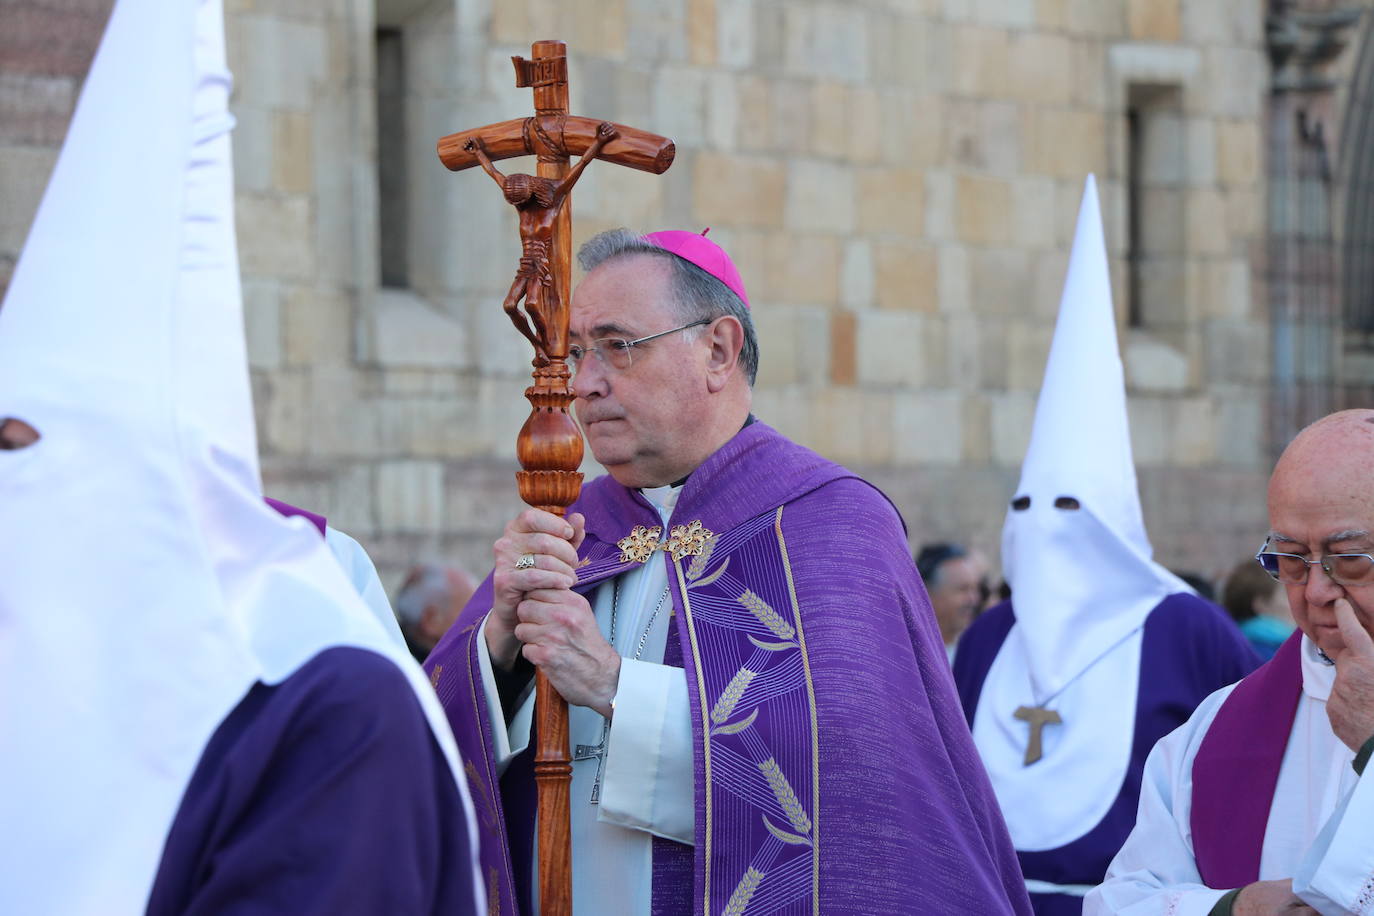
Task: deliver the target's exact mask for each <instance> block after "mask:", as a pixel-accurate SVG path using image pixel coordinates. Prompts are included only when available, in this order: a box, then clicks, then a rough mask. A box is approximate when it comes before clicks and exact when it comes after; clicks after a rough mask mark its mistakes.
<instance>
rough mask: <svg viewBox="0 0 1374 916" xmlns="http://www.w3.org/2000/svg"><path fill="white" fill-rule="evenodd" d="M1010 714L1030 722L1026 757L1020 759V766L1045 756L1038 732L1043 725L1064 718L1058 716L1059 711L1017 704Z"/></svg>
mask: <svg viewBox="0 0 1374 916" xmlns="http://www.w3.org/2000/svg"><path fill="white" fill-rule="evenodd" d="M1011 715H1012V718H1015V719H1020V720H1021V721H1022V722H1029V723H1030V743H1028V744H1027V745H1026V758H1025V759H1024V760H1022V761H1021V765H1022V766H1030V765H1031V764H1032V763H1035V761H1037V760H1039V759H1040V758H1041V757H1043V756H1045V752H1044V749H1043V747H1042V746H1041V743H1040V733H1041V732H1042V731H1044V729H1045V726H1046V725H1059V724H1061V723H1062V722H1063V721H1064V720H1063V719H1061V718H1059V713H1057V712H1055V711H1054V710H1053V709H1046V708H1045V707H1043V706H1018V707H1017V709H1016V712H1014V713H1012V714H1011Z"/></svg>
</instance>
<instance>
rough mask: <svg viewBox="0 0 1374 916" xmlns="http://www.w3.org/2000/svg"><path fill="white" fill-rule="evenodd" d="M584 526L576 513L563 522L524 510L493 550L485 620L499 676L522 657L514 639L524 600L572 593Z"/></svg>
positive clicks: (536, 511) (536, 510)
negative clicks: (544, 594) (548, 593)
mask: <svg viewBox="0 0 1374 916" xmlns="http://www.w3.org/2000/svg"><path fill="white" fill-rule="evenodd" d="M583 526H584V520H583V518H582V516H581V515H578V514H576V513H574V514H573V515H570V516H568V518H567V519H561V518H559V517H558V516H556V515H554V514H553V513H551V512H544V511H543V510H541V509H526V510H525V511H524V512H521V513H520V514H519V515H518V516H516V517H515V518H514V519H513V520H512V521H511V523H510V524H508V525H507V526H506V530H505V533H503V534H502V535H501V538H500V539H499V540H498V541H497V542H496V545H495V546H494V547H493V548H492V553H493V555H494V557H495V560H496V568H495V572H494V573H493V576H492V598H491V614H490V615H489V616H488V617H487V628H486V636H487V652H488V653H489V654H490V655H491V661H492V664H493V665H495V666H496V667H498V668H500V669H501V670H503V671H509V670H510V669H511V668H512V667H513V666H514V665H515V660H516V655H517V654H518V653H519V652H520V640H519V639H518V638H517V637H516V635H515V628H516V626H517V625H519V623H520V618H519V616H518V614H517V612H516V608H517V607H518V606H519V605H520V602H522V601H524V600H525V597H526V595H528V594H529V593H531V592H534V591H536V590H540V591H567V592H568V594H569V595H572V594H573V593H572V592H571V591H569V590H570V589H571V588H572V587H573V585H575V584H576V583H577V562H578V561H577V548H578V547H579V546H580V545H581V544H582V539H583V537H585V536H586V530H585V528H584V527H583ZM526 556H528V557H531V558H532V559H533V565H529V561H528V560H526V561H524V562H522V560H521V558H522V557H526ZM517 567H524V568H517ZM573 597H576V596H573ZM583 604H586V602H585V601H583ZM531 661H533V659H531ZM565 696H566V695H565Z"/></svg>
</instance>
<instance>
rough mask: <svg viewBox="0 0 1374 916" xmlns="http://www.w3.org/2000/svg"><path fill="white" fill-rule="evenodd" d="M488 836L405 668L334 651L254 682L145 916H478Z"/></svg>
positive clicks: (216, 751) (192, 799) (214, 743)
mask: <svg viewBox="0 0 1374 916" xmlns="http://www.w3.org/2000/svg"><path fill="white" fill-rule="evenodd" d="M288 611H289V609H287V608H283V612H288ZM475 839H476V838H474V837H469V836H468V835H467V830H466V827H465V818H464V815H463V803H462V800H461V798H459V796H458V790H457V788H456V787H455V785H454V782H453V775H452V773H451V771H450V770H449V765H448V762H447V761H446V760H445V759H444V755H443V752H442V751H441V750H440V749H439V745H438V742H436V741H435V740H434V735H433V734H432V733H431V731H430V728H429V723H428V722H427V721H426V719H425V715H424V713H423V711H422V710H421V708H420V704H419V702H418V700H416V697H415V693H414V691H413V690H412V688H411V686H410V683H409V682H408V681H407V680H406V678H405V676H404V675H403V674H402V673H401V671H400V670H399V669H398V668H397V667H396V664H395V663H394V662H393V661H391V660H390V659H388V658H384V657H382V656H380V655H377V654H376V653H374V652H370V651H368V650H365V649H358V648H352V647H338V648H333V649H327V650H325V651H324V652H321V653H320V654H319V655H317V656H315V657H314V658H313V659H311V660H310V661H308V662H307V663H305V664H304V665H302V666H301V667H300V668H299V669H298V670H297V671H296V672H295V673H294V674H292V675H291V676H290V677H288V678H286V679H285V680H284V681H282V682H281V683H279V684H273V685H268V684H263V683H258V684H256V685H254V686H253V688H252V689H251V690H250V691H249V692H248V695H247V696H245V697H244V698H243V700H242V701H240V703H239V704H238V705H237V706H236V707H234V709H233V710H232V711H231V712H230V713H229V715H228V716H226V717H225V718H224V721H223V722H221V723H220V726H219V728H218V729H216V730H215V733H214V735H213V736H212V737H211V739H210V741H209V743H208V744H207V745H206V747H205V750H204V752H203V753H202V754H201V758H200V762H199V763H198V764H197V766H196V770H195V773H194V774H193V775H192V777H191V782H190V785H189V786H187V789H186V792H185V794H184V795H183V796H182V800H181V806H180V807H179V808H178V810H177V815H176V819H175V820H174V821H173V822H172V829H171V830H170V831H169V832H168V835H167V842H166V846H165V847H164V849H163V854H162V862H161V864H160V865H159V866H158V872H157V878H156V880H155V882H154V884H153V891H152V894H151V896H150V898H149V901H148V909H147V913H148V916H173V914H176V916H199V914H204V916H219V914H224V913H255V914H262V916H309V914H320V916H325V914H328V916H348V914H357V916H370V914H376V913H406V914H415V916H421V914H432V916H476V909H475V904H474V901H473V887H472V872H471V871H470V868H469V864H468V863H469V862H470V861H471V859H470V855H471V844H472V842H474V841H475Z"/></svg>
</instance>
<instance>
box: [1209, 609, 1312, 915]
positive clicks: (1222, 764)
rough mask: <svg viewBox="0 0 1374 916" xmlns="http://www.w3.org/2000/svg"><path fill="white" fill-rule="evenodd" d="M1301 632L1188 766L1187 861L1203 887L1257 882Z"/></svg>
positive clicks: (1245, 689)
mask: <svg viewBox="0 0 1374 916" xmlns="http://www.w3.org/2000/svg"><path fill="white" fill-rule="evenodd" d="M1301 647H1302V631H1301V630H1299V631H1297V632H1295V633H1294V634H1293V635H1292V636H1290V637H1289V638H1288V640H1287V642H1285V643H1284V644H1283V645H1282V646H1281V647H1280V648H1279V650H1278V652H1277V653H1276V654H1275V655H1274V658H1273V659H1272V660H1270V661H1269V662H1266V663H1265V664H1264V665H1263V666H1262V667H1260V668H1259V669H1258V670H1257V671H1256V672H1255V673H1254V674H1252V675H1250V676H1249V677H1247V678H1246V679H1245V680H1243V681H1241V682H1240V683H1239V684H1237V685H1236V688H1235V690H1233V691H1231V695H1230V696H1228V697H1227V698H1226V701H1225V702H1224V703H1222V704H1221V709H1219V710H1217V715H1216V718H1215V719H1213V720H1212V724H1211V726H1210V727H1208V729H1207V734H1206V735H1205V736H1204V737H1203V739H1202V745H1201V746H1200V747H1199V748H1198V752H1197V757H1196V758H1194V760H1193V798H1192V804H1193V811H1192V817H1191V825H1192V831H1193V856H1194V858H1196V860H1197V870H1198V874H1200V875H1201V876H1202V880H1203V883H1205V884H1206V885H1207V886H1208V887H1214V888H1234V887H1244V886H1245V885H1247V884H1251V883H1253V882H1255V881H1258V880H1259V867H1260V852H1261V850H1262V849H1263V847H1264V831H1265V828H1266V826H1267V825H1268V823H1269V808H1270V805H1271V804H1272V803H1273V800H1274V789H1275V787H1276V786H1277V785H1278V781H1279V767H1280V766H1281V765H1282V763H1283V753H1284V751H1285V750H1286V749H1287V748H1288V736H1289V734H1290V733H1291V732H1292V731H1293V718H1294V716H1295V715H1296V714H1297V710H1298V700H1299V699H1300V698H1301V696H1302V655H1301Z"/></svg>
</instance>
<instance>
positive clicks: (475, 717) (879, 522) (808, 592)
mask: <svg viewBox="0 0 1374 916" xmlns="http://www.w3.org/2000/svg"><path fill="white" fill-rule="evenodd" d="M571 511H575V512H581V513H582V514H583V515H584V516H586V518H587V537H586V539H585V541H584V542H583V544H582V546H581V548H580V555H581V557H582V566H581V568H580V570H579V584H578V590H579V591H583V592H585V593H590V592H591V591H592V590H594V589H595V587H596V586H597V585H599V584H600V583H603V582H606V581H608V580H610V579H611V578H612V577H614V576H617V575H619V574H620V573H622V572H625V571H626V570H628V569H630V568H632V567H633V565H634V564H635V562H636V560H635V559H633V558H630V557H626V558H624V559H622V554H621V548H620V547H618V546H617V542H618V541H620V540H621V539H624V538H627V537H629V536H631V534H632V532H633V531H634V529H635V528H636V527H637V526H642V527H643V528H645V529H649V530H652V529H653V528H655V527H658V526H660V525H661V521H660V519H659V517H658V514H657V513H656V512H655V511H654V509H653V508H652V507H651V506H650V505H649V503H648V502H647V501H646V500H645V499H644V498H643V497H642V496H641V495H640V494H639V493H637V492H635V491H632V490H628V489H626V488H625V487H622V486H620V485H619V484H617V483H616V482H615V481H614V480H613V479H612V478H610V477H602V478H599V479H598V480H595V481H593V482H592V483H590V484H588V485H587V486H586V487H584V488H583V491H582V495H581V497H580V498H579V500H578V502H577V503H576V504H574V505H573V507H572V510H571ZM666 534H667V536H668V539H669V541H668V545H667V549H666V550H662V551H657V550H651V551H649V552H648V559H647V562H656V563H664V564H665V565H666V567H667V572H668V579H669V582H670V585H671V587H672V592H673V609H674V614H673V620H674V623H675V627H676V635H677V638H676V639H674V638H673V637H672V636H671V635H670V637H669V640H668V649H667V651H666V653H665V659H664V661H665V662H666V663H668V664H673V663H681V664H682V665H683V670H684V676H685V677H686V679H687V693H688V696H689V698H690V703H691V716H692V722H693V731H694V733H695V753H694V759H695V791H696V812H697V813H696V837H695V846H693V847H686V846H682V845H679V844H674V843H668V842H666V841H661V840H656V841H655V843H654V856H653V867H654V876H653V877H654V887H653V912H654V913H655V914H696V916H704V914H717V913H722V912H730V913H737V912H743V911H744V908H745V906H746V905H747V906H749V907H750V909H751V910H752V909H754V908H758V909H759V910H760V911H761V912H777V913H787V914H794V913H795V914H801V913H876V914H885V913H893V914H896V913H979V914H998V913H1028V912H1029V911H1030V909H1029V903H1028V901H1027V898H1026V894H1025V888H1024V886H1023V883H1022V880H1021V876H1020V871H1019V869H1018V867H1017V864H1016V860H1015V858H1014V852H1013V850H1012V848H1011V843H1010V840H1009V839H1008V837H1007V833H1006V827H1005V825H1004V824H1003V822H1002V819H1001V815H1000V814H999V813H998V811H997V804H996V799H995V798H994V797H993V795H992V790H991V787H990V786H989V785H988V782H987V776H986V774H985V773H984V772H983V768H982V766H981V764H980V763H979V761H978V758H977V753H976V751H975V750H974V748H973V742H972V739H971V738H970V736H969V732H968V727H967V726H966V725H965V723H964V721H963V717H962V715H961V714H960V712H959V708H958V701H957V698H956V696H955V694H954V689H953V683H952V681H951V679H950V675H949V666H948V662H947V661H946V656H945V650H944V646H943V644H942V642H941V640H940V635H939V630H938V629H937V628H936V626H935V621H934V617H933V615H932V613H931V610H930V604H929V602H928V600H927V598H926V594H925V590H924V588H923V587H922V585H921V582H920V578H919V576H918V575H917V574H916V570H915V565H914V564H913V562H912V559H911V554H910V553H909V552H908V547H907V543H906V537H905V533H904V531H903V527H902V523H901V519H900V517H899V516H898V514H897V512H896V511H895V509H894V508H893V507H892V505H891V503H889V502H888V501H887V499H886V498H885V497H884V496H883V495H882V494H881V493H880V492H878V491H877V490H876V489H874V488H873V487H872V486H871V485H869V484H867V483H865V482H864V481H862V480H860V479H859V478H857V477H855V476H853V475H852V474H851V473H850V472H848V471H846V470H845V469H843V468H841V467H839V466H838V465H835V464H832V463H830V462H828V461H826V460H825V459H823V458H821V457H820V456H819V455H816V454H815V453H814V452H811V451H809V450H807V449H804V448H802V447H800V446H798V445H795V444H794V443H791V442H789V441H788V440H787V439H785V438H784V437H783V436H781V435H780V434H779V433H778V432H776V431H775V430H773V429H771V428H769V427H768V426H766V425H765V424H763V423H754V424H752V425H750V426H748V427H746V428H745V429H743V430H741V431H740V432H739V433H738V434H737V435H736V436H735V437H734V438H733V439H731V440H730V441H729V442H728V443H726V444H725V445H724V446H723V447H722V448H721V449H720V450H719V451H717V452H716V453H715V454H714V455H712V456H711V457H710V458H709V459H708V460H707V461H706V462H705V463H704V464H702V466H701V467H699V468H698V469H697V470H696V471H694V472H693V473H692V475H691V477H690V478H689V479H688V481H687V483H686V484H685V485H684V487H683V490H682V494H681V496H680V497H679V499H678V502H677V505H676V507H675V509H674V511H673V516H672V518H671V519H670V522H669V525H668V531H667V532H666ZM651 540H657V537H656V536H654V537H652V538H651ZM490 606H491V577H490V576H488V578H487V581H486V582H485V583H484V584H483V586H482V587H481V588H480V589H479V590H478V591H477V593H476V594H475V595H474V596H473V598H472V600H471V601H470V602H469V603H468V606H467V607H466V608H465V609H464V611H463V613H462V615H461V616H460V617H459V619H458V621H457V623H456V624H455V625H454V626H453V628H452V629H450V630H449V632H448V634H447V635H446V636H445V637H444V639H443V640H442V641H441V642H440V643H439V645H438V646H436V647H435V649H434V652H433V653H432V654H431V655H430V657H429V659H428V660H427V661H426V663H425V667H426V669H427V670H428V671H429V672H430V675H431V680H432V681H434V683H435V686H436V689H437V690H438V693H439V698H440V700H441V701H442V702H443V704H444V707H445V709H446V710H447V712H448V716H449V721H450V724H452V726H453V729H454V732H455V734H456V736H457V738H458V744H459V747H460V748H461V749H462V751H463V754H464V757H465V758H466V759H467V760H469V761H470V762H472V764H473V765H472V766H470V768H469V770H468V776H469V780H470V783H471V787H472V794H473V802H474V804H475V805H476V808H477V816H478V820H479V822H480V823H481V824H482V825H483V826H484V828H485V830H486V835H485V836H484V842H483V845H482V863H483V869H484V873H485V874H486V876H487V878H488V888H489V893H490V894H491V899H492V902H493V912H499V913H501V914H505V916H515V914H517V913H528V903H527V900H528V896H529V894H528V890H529V885H530V875H529V862H530V859H531V855H530V850H531V848H532V845H531V844H532V827H533V814H534V810H533V795H534V788H533V784H532V779H531V778H530V768H529V766H528V764H527V763H526V762H525V761H522V760H520V759H517V760H516V761H514V762H512V764H511V766H510V767H509V768H508V769H507V771H506V773H505V774H504V776H503V777H501V778H500V779H499V780H498V778H497V776H496V773H495V764H494V761H493V760H492V757H491V746H492V730H491V723H490V722H488V721H487V704H486V699H485V697H484V696H483V693H482V683H481V675H480V672H479V669H478V662H477V654H476V653H477V652H479V651H485V647H483V646H480V645H478V640H477V631H478V628H479V627H480V625H481V622H482V620H483V618H484V617H485V615H486V613H487V611H488V609H489V608H490ZM525 756H526V757H528V754H527V755H525ZM573 867H574V868H576V867H577V850H573Z"/></svg>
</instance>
